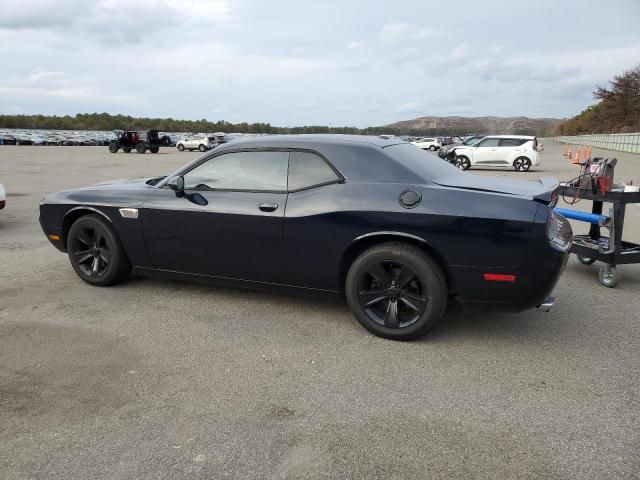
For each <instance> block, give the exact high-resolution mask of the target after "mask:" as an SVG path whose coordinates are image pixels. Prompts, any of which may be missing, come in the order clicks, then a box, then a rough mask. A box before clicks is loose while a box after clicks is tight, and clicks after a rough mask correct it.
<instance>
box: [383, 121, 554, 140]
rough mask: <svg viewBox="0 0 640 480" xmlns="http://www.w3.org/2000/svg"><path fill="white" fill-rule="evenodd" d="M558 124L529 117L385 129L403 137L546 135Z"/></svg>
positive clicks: (408, 124)
mask: <svg viewBox="0 0 640 480" xmlns="http://www.w3.org/2000/svg"><path fill="white" fill-rule="evenodd" d="M560 122H561V120H560V119H557V118H529V117H419V118H414V119H413V120H402V121H400V122H395V123H392V124H389V125H385V127H386V128H389V129H393V130H396V131H398V132H399V133H400V134H406V135H447V134H449V135H464V134H471V133H486V134H509V133H515V134H519V135H540V136H541V135H545V134H548V133H550V132H551V130H553V128H554V127H555V126H556V125H557V124H559V123H560Z"/></svg>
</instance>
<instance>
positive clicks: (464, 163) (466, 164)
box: [453, 155, 471, 170]
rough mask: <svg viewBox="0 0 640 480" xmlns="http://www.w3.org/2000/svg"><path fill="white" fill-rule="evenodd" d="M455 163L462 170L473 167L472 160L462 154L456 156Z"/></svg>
mask: <svg viewBox="0 0 640 480" xmlns="http://www.w3.org/2000/svg"><path fill="white" fill-rule="evenodd" d="M453 164H454V165H455V166H456V167H458V168H459V169H460V170H469V169H470V168H471V160H469V157H467V156H465V155H460V156H459V157H456V159H455V161H454V162H453Z"/></svg>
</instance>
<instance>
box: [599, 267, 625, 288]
mask: <svg viewBox="0 0 640 480" xmlns="http://www.w3.org/2000/svg"><path fill="white" fill-rule="evenodd" d="M598 280H599V281H600V285H603V286H605V287H607V288H614V287H615V286H616V285H618V282H619V281H620V274H619V273H618V269H617V268H616V267H615V266H614V265H603V266H602V267H600V270H598Z"/></svg>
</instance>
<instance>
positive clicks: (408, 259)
mask: <svg viewBox="0 0 640 480" xmlns="http://www.w3.org/2000/svg"><path fill="white" fill-rule="evenodd" d="M384 261H391V262H400V263H403V264H404V265H406V266H408V267H410V268H412V269H413V270H414V271H415V272H416V274H417V275H418V278H419V279H420V282H421V283H422V285H423V288H424V289H425V291H426V292H427V307H426V309H425V311H424V312H423V313H422V315H421V316H420V318H419V319H418V320H417V321H416V322H415V323H414V324H412V325H410V326H408V327H404V328H397V329H394V328H388V327H385V326H383V325H380V324H378V323H376V322H374V321H373V320H371V319H370V318H369V317H368V315H367V314H366V313H365V312H364V310H363V309H362V307H361V306H360V302H359V299H358V291H357V290H358V284H359V281H360V277H361V275H362V273H363V272H365V271H366V270H367V267H369V266H371V265H372V264H375V263H379V262H384ZM345 297H346V300H347V303H348V305H349V307H350V308H351V311H352V312H353V314H354V316H355V317H356V319H357V320H358V322H360V324H361V325H362V326H364V327H365V328H366V329H367V330H369V331H370V332H372V333H374V334H376V335H378V336H380V337H384V338H388V339H392V340H412V339H415V338H418V337H420V336H422V335H424V334H425V333H427V331H428V330H429V329H430V328H431V327H433V325H435V324H436V323H437V322H438V320H440V318H441V317H442V315H443V313H444V309H445V307H446V301H447V288H446V280H445V277H444V274H443V273H442V271H441V269H440V268H439V266H438V265H437V264H436V263H435V262H434V261H433V260H432V259H431V258H430V257H429V256H428V255H427V254H425V253H424V252H422V251H420V250H419V249H417V248H416V247H412V246H410V245H406V246H405V245H403V246H402V248H395V246H394V244H385V245H384V246H383V247H378V248H376V247H374V248H372V249H369V250H367V251H365V252H364V253H363V254H361V255H360V256H359V257H358V258H357V259H356V260H355V261H354V262H353V264H352V265H351V268H350V269H349V272H348V274H347V279H346V283H345Z"/></svg>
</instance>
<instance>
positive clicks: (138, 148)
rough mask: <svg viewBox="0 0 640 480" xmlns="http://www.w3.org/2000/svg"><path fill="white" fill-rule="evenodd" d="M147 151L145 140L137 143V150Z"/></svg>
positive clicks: (139, 151) (140, 151)
mask: <svg viewBox="0 0 640 480" xmlns="http://www.w3.org/2000/svg"><path fill="white" fill-rule="evenodd" d="M146 151H147V146H146V145H145V144H144V142H140V143H138V144H137V145H136V152H138V153H144V152H146Z"/></svg>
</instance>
